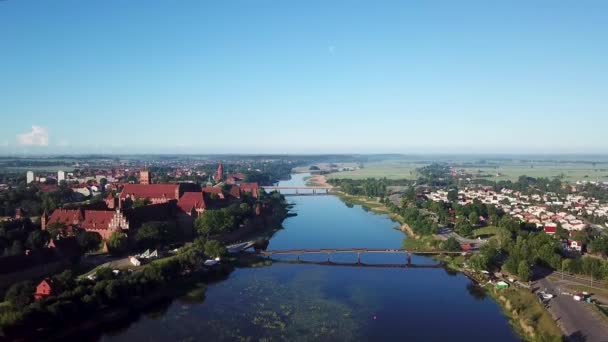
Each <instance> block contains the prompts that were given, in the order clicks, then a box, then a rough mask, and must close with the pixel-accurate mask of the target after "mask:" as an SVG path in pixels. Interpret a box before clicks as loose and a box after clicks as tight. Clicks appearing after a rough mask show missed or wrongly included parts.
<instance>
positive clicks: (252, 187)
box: [239, 183, 259, 198]
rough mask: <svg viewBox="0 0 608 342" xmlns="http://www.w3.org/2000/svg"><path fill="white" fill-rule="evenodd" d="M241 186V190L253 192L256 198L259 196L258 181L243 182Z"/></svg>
mask: <svg viewBox="0 0 608 342" xmlns="http://www.w3.org/2000/svg"><path fill="white" fill-rule="evenodd" d="M239 187H240V188H241V191H244V192H251V194H252V195H253V197H255V198H257V197H258V191H259V186H258V183H241V185H239Z"/></svg>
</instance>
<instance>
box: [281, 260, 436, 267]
mask: <svg viewBox="0 0 608 342" xmlns="http://www.w3.org/2000/svg"><path fill="white" fill-rule="evenodd" d="M271 260H272V262H273V263H280V264H297V265H320V266H339V267H363V268H443V267H445V266H444V264H443V263H437V264H412V263H408V264H386V263H384V264H366V263H362V262H335V261H304V260H281V259H271Z"/></svg>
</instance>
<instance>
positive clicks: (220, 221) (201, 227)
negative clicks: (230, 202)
mask: <svg viewBox="0 0 608 342" xmlns="http://www.w3.org/2000/svg"><path fill="white" fill-rule="evenodd" d="M234 225H235V223H234V217H233V216H232V215H231V214H230V212H229V211H228V210H226V209H220V210H206V211H205V212H204V213H203V215H201V216H199V217H198V218H197V219H196V222H195V226H196V230H197V232H198V233H199V234H200V235H202V236H205V237H206V238H209V236H210V235H213V234H218V233H221V232H225V231H229V230H231V229H232V228H234Z"/></svg>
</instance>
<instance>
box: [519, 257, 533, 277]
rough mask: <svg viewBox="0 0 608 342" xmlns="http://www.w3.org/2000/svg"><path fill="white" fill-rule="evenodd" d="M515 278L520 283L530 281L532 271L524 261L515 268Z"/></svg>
mask: <svg viewBox="0 0 608 342" xmlns="http://www.w3.org/2000/svg"><path fill="white" fill-rule="evenodd" d="M517 276H518V277H519V279H521V281H530V279H531V278H532V269H531V268H530V264H529V263H528V262H527V261H526V260H522V261H520V262H519V265H518V266H517Z"/></svg>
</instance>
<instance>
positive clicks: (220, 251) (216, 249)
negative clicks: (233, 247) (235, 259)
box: [205, 240, 226, 258]
mask: <svg viewBox="0 0 608 342" xmlns="http://www.w3.org/2000/svg"><path fill="white" fill-rule="evenodd" d="M205 254H207V255H208V256H209V257H211V258H218V257H221V256H223V255H225V254H226V247H224V246H223V245H222V244H221V243H220V242H219V241H217V240H209V241H207V242H205Z"/></svg>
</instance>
